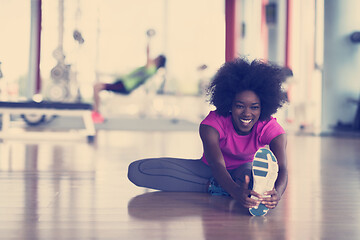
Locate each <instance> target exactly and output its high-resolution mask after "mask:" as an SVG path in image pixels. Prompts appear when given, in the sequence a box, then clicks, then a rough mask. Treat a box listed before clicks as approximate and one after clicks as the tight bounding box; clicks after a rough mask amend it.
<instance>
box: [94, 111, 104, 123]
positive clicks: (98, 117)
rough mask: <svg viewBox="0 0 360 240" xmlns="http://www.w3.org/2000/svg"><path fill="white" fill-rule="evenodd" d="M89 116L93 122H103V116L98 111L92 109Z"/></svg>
mask: <svg viewBox="0 0 360 240" xmlns="http://www.w3.org/2000/svg"><path fill="white" fill-rule="evenodd" d="M91 117H92V120H93V122H94V123H103V122H104V121H105V118H104V117H103V116H102V115H101V114H100V113H98V112H95V111H93V112H92V113H91Z"/></svg>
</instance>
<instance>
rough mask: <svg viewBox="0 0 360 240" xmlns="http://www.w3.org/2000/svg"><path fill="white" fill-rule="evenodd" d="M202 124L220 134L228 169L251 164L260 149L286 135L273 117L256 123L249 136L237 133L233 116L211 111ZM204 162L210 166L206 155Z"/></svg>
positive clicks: (221, 147)
mask: <svg viewBox="0 0 360 240" xmlns="http://www.w3.org/2000/svg"><path fill="white" fill-rule="evenodd" d="M201 124H204V125H209V126H211V127H213V128H215V129H216V130H217V131H218V132H219V135H220V138H219V146H220V149H221V152H222V154H223V156H224V160H225V165H226V168H227V169H235V168H237V167H239V166H240V165H242V164H244V163H247V162H251V161H252V160H253V157H254V154H255V152H256V151H257V150H258V149H259V148H261V147H264V146H265V145H269V144H270V142H271V140H273V139H274V138H275V137H277V136H279V135H280V134H283V133H285V131H284V129H283V128H282V127H281V126H280V124H279V123H278V122H277V121H276V118H273V117H271V119H270V120H268V121H258V122H257V123H255V125H254V127H253V128H252V130H251V133H250V134H248V135H239V134H237V133H236V131H235V129H234V126H233V124H232V120H231V115H229V116H227V117H223V116H220V115H218V114H217V113H216V112H215V111H211V112H210V113H209V115H208V116H207V117H206V118H205V119H204V120H203V121H202V122H201ZM202 160H203V161H204V162H205V163H206V164H208V163H207V161H206V159H205V156H204V155H203V157H202Z"/></svg>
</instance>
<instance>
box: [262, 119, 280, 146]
mask: <svg viewBox="0 0 360 240" xmlns="http://www.w3.org/2000/svg"><path fill="white" fill-rule="evenodd" d="M284 133H285V130H284V129H283V128H282V127H281V125H280V124H279V123H278V122H277V120H276V118H271V119H270V121H267V122H264V125H263V127H262V129H261V132H260V138H259V141H260V143H261V144H264V145H269V144H270V142H271V141H272V140H273V139H274V138H276V137H277V136H279V135H281V134H284Z"/></svg>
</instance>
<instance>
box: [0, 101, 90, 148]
mask: <svg viewBox="0 0 360 240" xmlns="http://www.w3.org/2000/svg"><path fill="white" fill-rule="evenodd" d="M91 110H92V106H91V105H90V104H85V103H60V102H39V103H38V102H33V101H28V102H0V114H1V115H2V128H1V131H0V139H6V138H13V139H14V138H16V139H46V140H52V139H69V138H71V139H72V138H79V137H87V140H88V142H92V141H93V140H94V138H95V134H96V132H95V126H94V123H93V121H92V118H91ZM15 114H18V115H22V116H26V115H39V116H44V115H46V116H79V117H82V120H83V122H84V126H85V129H77V130H76V131H45V130H41V131H29V130H28V129H26V131H25V130H24V131H20V132H19V131H13V130H14V129H11V115H15ZM23 118H24V117H23ZM39 123H40V122H39ZM32 125H36V124H32ZM37 125H38V124H37Z"/></svg>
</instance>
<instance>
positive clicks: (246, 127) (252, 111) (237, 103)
mask: <svg viewBox="0 0 360 240" xmlns="http://www.w3.org/2000/svg"><path fill="white" fill-rule="evenodd" d="M260 113H261V103H260V99H259V97H258V96H257V95H256V94H255V93H254V92H253V91H249V90H246V91H243V92H240V93H237V94H236V95H235V99H234V101H233V104H232V107H231V115H232V122H233V125H234V128H235V130H236V132H237V133H238V134H239V135H247V134H249V133H250V132H251V129H252V127H253V126H254V124H255V123H256V122H257V121H258V120H259V117H260Z"/></svg>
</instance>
